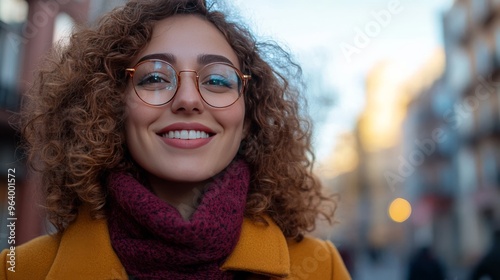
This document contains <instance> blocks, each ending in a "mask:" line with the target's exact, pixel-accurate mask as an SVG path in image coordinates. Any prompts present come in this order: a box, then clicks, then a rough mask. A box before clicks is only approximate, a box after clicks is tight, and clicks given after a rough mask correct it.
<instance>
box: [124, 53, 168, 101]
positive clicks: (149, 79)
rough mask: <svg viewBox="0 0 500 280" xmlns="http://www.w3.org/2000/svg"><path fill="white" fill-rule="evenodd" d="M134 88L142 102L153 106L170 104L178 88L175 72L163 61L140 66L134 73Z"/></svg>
mask: <svg viewBox="0 0 500 280" xmlns="http://www.w3.org/2000/svg"><path fill="white" fill-rule="evenodd" d="M134 88H135V91H136V93H137V95H138V96H139V98H141V99H142V101H144V102H146V103H148V104H151V105H162V104H165V103H167V102H169V101H170V100H171V99H172V98H173V97H174V94H175V90H176V88H177V76H176V74H175V70H174V69H173V68H172V66H170V65H169V64H167V63H164V62H161V61H147V62H144V63H141V64H139V65H138V66H137V67H136V70H135V73H134Z"/></svg>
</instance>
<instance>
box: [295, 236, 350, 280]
mask: <svg viewBox="0 0 500 280" xmlns="http://www.w3.org/2000/svg"><path fill="white" fill-rule="evenodd" d="M288 250H289V253H290V272H291V274H290V277H289V278H287V279H332V280H345V279H351V277H350V275H349V272H348V271H347V269H346V267H345V265H344V262H343V261H342V258H341V256H340V254H339V252H338V251H337V248H335V246H334V245H333V244H332V243H331V242H330V241H324V240H320V239H317V238H314V237H310V236H306V237H304V239H303V240H302V241H300V242H296V241H293V240H291V241H288Z"/></svg>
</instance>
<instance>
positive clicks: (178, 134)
mask: <svg viewBox="0 0 500 280" xmlns="http://www.w3.org/2000/svg"><path fill="white" fill-rule="evenodd" d="M163 137H165V138H170V139H184V140H186V139H200V138H208V137H209V136H208V134H207V133H206V132H204V131H198V130H180V131H179V130H176V131H169V132H168V133H165V134H163Z"/></svg>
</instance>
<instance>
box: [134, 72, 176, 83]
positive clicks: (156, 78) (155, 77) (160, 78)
mask: <svg viewBox="0 0 500 280" xmlns="http://www.w3.org/2000/svg"><path fill="white" fill-rule="evenodd" d="M158 83H170V81H169V80H168V79H167V78H166V75H164V74H161V73H149V74H147V75H146V76H145V77H143V78H142V79H140V80H139V82H138V83H137V85H138V86H147V85H151V84H158Z"/></svg>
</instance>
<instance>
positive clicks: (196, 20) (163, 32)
mask: <svg viewBox="0 0 500 280" xmlns="http://www.w3.org/2000/svg"><path fill="white" fill-rule="evenodd" d="M151 54H169V55H172V56H173V57H175V64H177V65H178V66H184V67H192V66H193V64H195V65H196V64H199V60H198V59H197V58H198V57H199V56H200V55H219V56H223V57H225V58H227V59H228V60H229V61H231V62H232V64H233V65H235V66H236V67H239V63H238V57H237V55H236V53H235V52H234V50H233V49H232V48H231V45H229V43H228V42H227V40H226V38H225V37H224V35H223V34H222V33H221V32H220V31H219V30H218V29H217V28H216V27H215V26H214V25H213V24H212V23H210V22H208V21H207V20H205V19H203V18H201V17H199V16H195V15H176V16H172V17H169V18H167V19H164V20H161V21H158V22H157V23H156V24H155V26H154V28H153V34H152V38H151V41H150V42H149V43H148V44H147V46H146V47H145V48H144V49H143V50H142V51H141V53H140V54H139V56H138V57H137V58H136V60H135V63H137V61H139V59H141V58H142V57H144V56H148V55H151Z"/></svg>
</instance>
